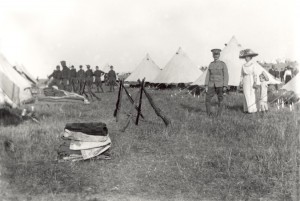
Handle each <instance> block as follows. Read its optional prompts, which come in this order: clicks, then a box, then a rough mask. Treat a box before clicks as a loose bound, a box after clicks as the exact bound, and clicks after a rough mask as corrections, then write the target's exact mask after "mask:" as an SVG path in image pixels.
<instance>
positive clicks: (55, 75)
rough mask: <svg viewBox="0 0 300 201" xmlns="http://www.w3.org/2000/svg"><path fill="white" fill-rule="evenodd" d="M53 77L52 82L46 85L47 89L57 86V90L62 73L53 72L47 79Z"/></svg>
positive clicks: (58, 71)
mask: <svg viewBox="0 0 300 201" xmlns="http://www.w3.org/2000/svg"><path fill="white" fill-rule="evenodd" d="M51 77H53V80H52V81H51V83H50V84H49V85H48V87H52V86H57V87H58V88H60V87H61V80H62V73H61V71H60V70H55V71H53V73H52V74H51V75H49V78H51Z"/></svg>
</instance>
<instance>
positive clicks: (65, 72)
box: [61, 66, 70, 91]
mask: <svg viewBox="0 0 300 201" xmlns="http://www.w3.org/2000/svg"><path fill="white" fill-rule="evenodd" d="M61 72H62V85H63V86H62V88H63V90H66V91H69V83H70V69H69V68H68V67H66V66H64V67H63V69H62V71H61Z"/></svg>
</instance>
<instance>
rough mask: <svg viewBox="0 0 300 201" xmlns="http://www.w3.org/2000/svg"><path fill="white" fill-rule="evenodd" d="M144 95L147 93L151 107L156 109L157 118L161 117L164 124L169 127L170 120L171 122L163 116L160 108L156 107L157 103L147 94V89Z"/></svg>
mask: <svg viewBox="0 0 300 201" xmlns="http://www.w3.org/2000/svg"><path fill="white" fill-rule="evenodd" d="M144 93H145V95H146V97H147V99H148V100H149V103H150V105H151V106H152V108H153V109H154V111H155V114H156V115H157V116H159V117H160V118H161V119H162V120H163V121H164V123H165V125H166V126H168V125H169V124H170V120H169V119H168V118H167V117H166V116H164V115H163V114H162V112H161V110H160V109H159V108H158V107H156V105H155V103H154V101H153V99H152V97H151V96H150V94H149V93H148V92H147V90H146V89H144Z"/></svg>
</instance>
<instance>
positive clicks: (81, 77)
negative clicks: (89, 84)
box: [76, 65, 85, 94]
mask: <svg viewBox="0 0 300 201" xmlns="http://www.w3.org/2000/svg"><path fill="white" fill-rule="evenodd" d="M76 77H77V80H78V85H79V86H78V93H79V94H82V93H83V90H84V89H83V87H84V82H85V72H84V70H82V65H80V66H79V71H77V75H76Z"/></svg>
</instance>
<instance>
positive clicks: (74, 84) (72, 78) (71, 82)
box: [70, 65, 78, 92]
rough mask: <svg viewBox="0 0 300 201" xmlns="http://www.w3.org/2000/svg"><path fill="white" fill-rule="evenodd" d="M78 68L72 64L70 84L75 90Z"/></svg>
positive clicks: (72, 89)
mask: <svg viewBox="0 0 300 201" xmlns="http://www.w3.org/2000/svg"><path fill="white" fill-rule="evenodd" d="M76 74H77V73H76V69H75V68H74V66H73V65H72V66H71V70H70V86H71V91H73V92H75V91H76V89H77V82H78V81H77V76H76Z"/></svg>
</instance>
